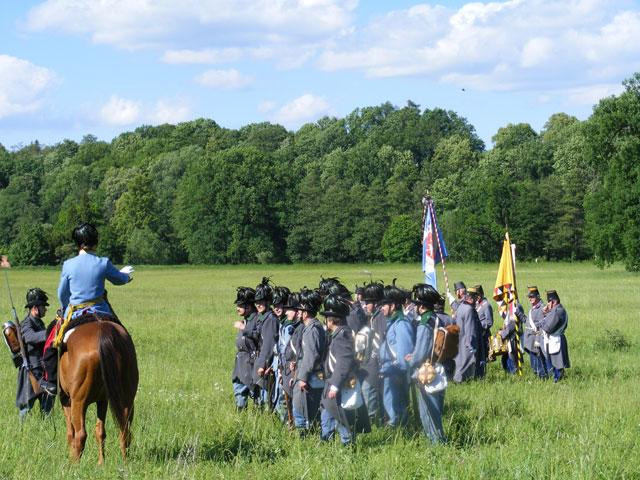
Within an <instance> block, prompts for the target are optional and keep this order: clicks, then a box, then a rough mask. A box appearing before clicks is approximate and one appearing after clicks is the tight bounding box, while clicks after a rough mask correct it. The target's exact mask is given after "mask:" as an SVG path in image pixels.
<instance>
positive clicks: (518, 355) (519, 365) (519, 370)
mask: <svg viewBox="0 0 640 480" xmlns="http://www.w3.org/2000/svg"><path fill="white" fill-rule="evenodd" d="M507 243H508V244H509V250H511V268H512V269H513V291H514V297H515V298H514V305H513V309H514V312H513V317H514V323H515V327H516V328H515V333H516V372H517V373H518V376H522V350H521V349H520V328H519V326H518V323H519V321H518V316H517V315H516V314H515V309H516V308H517V304H516V303H515V302H519V300H518V286H517V281H516V278H517V276H516V259H515V256H514V254H513V249H512V248H511V238H509V232H508V231H507Z"/></svg>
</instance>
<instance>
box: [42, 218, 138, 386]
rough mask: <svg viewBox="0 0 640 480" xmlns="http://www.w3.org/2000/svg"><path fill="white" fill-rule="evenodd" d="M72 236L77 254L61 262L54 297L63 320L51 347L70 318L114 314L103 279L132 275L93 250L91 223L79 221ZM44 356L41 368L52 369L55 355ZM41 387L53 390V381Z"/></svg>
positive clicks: (124, 279)
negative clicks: (43, 363) (57, 301)
mask: <svg viewBox="0 0 640 480" xmlns="http://www.w3.org/2000/svg"><path fill="white" fill-rule="evenodd" d="M72 237H73V240H74V242H75V243H76V245H77V246H78V255H77V256H76V257H73V258H70V259H69V260H67V261H65V262H64V264H63V265H62V274H61V275H60V285H59V286H58V298H59V299H60V304H61V306H62V309H63V311H64V314H63V318H64V320H63V323H62V325H61V326H60V327H59V329H58V332H57V334H56V337H55V341H54V342H53V347H59V345H60V343H61V342H62V340H63V336H64V331H65V327H66V326H67V325H68V324H69V322H71V320H72V319H74V318H78V317H80V316H82V315H86V314H97V315H101V316H105V315H106V316H112V317H113V316H115V315H114V313H113V310H112V309H111V306H110V305H109V301H108V300H107V298H106V291H105V288H104V281H105V279H107V280H109V281H110V282H111V283H113V284H114V285H124V284H125V283H128V282H130V281H131V279H132V277H131V274H132V273H133V267H131V266H126V267H123V268H122V269H121V270H118V269H117V268H116V267H115V266H114V265H113V264H112V263H111V261H110V260H109V259H108V258H106V257H99V256H97V255H96V254H95V249H96V246H97V245H98V231H97V230H96V228H95V227H94V226H93V225H91V224H90V223H83V224H81V225H80V226H78V227H76V228H75V229H74V230H73V234H72ZM45 357H46V358H45V369H46V370H47V372H49V371H52V373H53V372H55V370H56V369H57V358H56V357H55V356H54V355H50V354H48V355H45ZM51 357H53V359H51ZM47 359H49V360H50V361H47ZM55 377H56V376H55V374H51V375H48V377H47V378H55ZM43 387H44V388H45V389H46V390H47V391H54V392H55V390H56V385H55V384H52V382H48V383H45V384H44V385H43Z"/></svg>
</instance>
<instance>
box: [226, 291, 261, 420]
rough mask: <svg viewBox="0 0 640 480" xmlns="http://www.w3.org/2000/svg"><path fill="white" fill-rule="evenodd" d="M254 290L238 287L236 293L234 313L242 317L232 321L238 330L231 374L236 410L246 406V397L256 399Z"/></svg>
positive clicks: (256, 315) (256, 343)
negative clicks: (254, 380) (254, 377)
mask: <svg viewBox="0 0 640 480" xmlns="http://www.w3.org/2000/svg"><path fill="white" fill-rule="evenodd" d="M255 294H256V292H255V290H254V289H253V288H249V287H238V289H237V293H236V301H235V304H236V313H237V314H238V315H239V316H241V317H242V320H238V321H236V322H235V323H234V325H233V326H234V327H235V328H236V329H237V330H238V334H237V335H236V349H237V352H236V361H235V365H234V367H233V373H232V374H231V382H232V384H233V396H234V399H235V402H236V408H237V409H238V410H244V409H245V408H246V407H247V399H248V397H252V398H254V400H256V401H257V396H256V388H255V386H254V383H253V361H254V359H255V356H256V354H257V350H258V340H257V332H256V319H257V317H258V313H257V312H256V309H255V306H254V304H253V302H254V301H255Z"/></svg>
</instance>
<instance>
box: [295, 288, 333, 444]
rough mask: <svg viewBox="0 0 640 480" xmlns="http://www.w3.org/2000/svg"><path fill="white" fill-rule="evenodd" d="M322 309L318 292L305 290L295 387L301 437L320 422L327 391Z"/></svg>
mask: <svg viewBox="0 0 640 480" xmlns="http://www.w3.org/2000/svg"><path fill="white" fill-rule="evenodd" d="M321 305H322V298H321V297H320V295H319V294H318V292H315V291H312V290H307V289H302V291H301V292H300V305H299V306H298V315H299V318H300V320H301V321H302V324H303V327H302V335H301V337H300V350H299V351H298V356H297V358H296V362H295V371H296V373H295V379H294V383H293V422H294V425H295V427H296V428H297V429H298V430H299V432H300V434H301V435H305V434H306V432H307V431H308V430H309V428H310V427H311V425H312V424H313V423H314V422H315V421H316V420H317V418H318V408H319V407H320V398H321V396H322V390H323V389H324V373H323V365H322V362H323V360H324V352H325V331H324V328H323V327H322V324H321V323H320V322H319V321H318V320H317V319H316V315H317V313H318V310H319V309H320V306H321ZM292 342H293V339H292Z"/></svg>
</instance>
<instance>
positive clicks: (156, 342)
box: [0, 263, 640, 480]
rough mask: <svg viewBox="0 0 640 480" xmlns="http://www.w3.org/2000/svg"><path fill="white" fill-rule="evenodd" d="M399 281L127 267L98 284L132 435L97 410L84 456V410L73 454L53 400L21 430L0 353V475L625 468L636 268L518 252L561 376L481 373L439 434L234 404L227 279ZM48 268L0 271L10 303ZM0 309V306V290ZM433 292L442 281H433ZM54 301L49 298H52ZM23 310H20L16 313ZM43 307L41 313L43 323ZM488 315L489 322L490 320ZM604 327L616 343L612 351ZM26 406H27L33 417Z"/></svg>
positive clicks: (638, 382) (242, 269)
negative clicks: (126, 443)
mask: <svg viewBox="0 0 640 480" xmlns="http://www.w3.org/2000/svg"><path fill="white" fill-rule="evenodd" d="M364 270H368V271H370V272H372V274H373V278H374V279H382V280H384V281H385V282H389V281H391V279H392V278H393V277H398V284H399V285H401V286H405V287H410V286H411V285H413V283H415V282H418V281H420V279H421V273H420V271H419V266H418V265H384V264H383V265H312V266H238V267H175V268H164V267H140V268H138V270H137V272H136V274H135V279H134V281H133V282H132V283H131V284H129V285H126V286H124V287H113V286H112V287H111V288H110V289H109V296H110V299H111V303H112V304H113V305H114V308H115V309H116V310H117V311H118V314H119V316H120V318H121V319H122V320H123V322H124V323H125V324H126V325H127V327H128V328H129V330H130V332H131V334H132V336H133V339H134V341H135V343H136V348H137V352H138V362H139V366H140V377H141V378H140V388H139V391H138V395H137V398H136V418H135V420H134V425H133V434H134V439H133V443H132V446H131V449H130V457H129V459H128V461H127V462H126V463H125V462H123V461H122V459H121V458H120V455H119V449H118V446H117V439H116V429H115V425H114V422H113V420H112V419H111V417H109V418H108V420H107V442H106V457H107V458H106V464H105V465H104V466H103V467H98V466H97V465H96V461H97V449H96V444H95V439H94V438H93V434H92V433H93V424H94V422H95V408H94V407H91V408H90V410H89V413H88V422H87V423H88V425H89V426H90V428H89V429H88V433H89V438H88V440H87V449H86V450H85V454H84V456H83V458H82V460H81V461H80V463H79V464H70V463H69V461H68V460H67V445H66V438H65V427H64V420H63V415H62V410H61V409H60V406H59V404H57V405H56V407H55V410H54V412H53V415H52V417H51V418H49V419H46V420H42V419H41V418H40V416H39V415H38V414H37V410H38V407H36V408H35V409H34V412H32V414H31V415H30V416H29V417H28V419H27V421H26V422H25V423H24V424H23V425H22V426H20V424H19V423H18V420H17V409H16V408H15V406H14V400H15V381H16V379H15V377H16V370H15V369H14V368H13V366H12V364H11V362H10V357H9V354H8V351H7V350H6V348H5V347H4V346H3V347H2V349H3V350H2V352H3V353H2V355H0V385H2V389H0V405H1V406H2V409H1V410H0V479H5V478H6V479H20V480H24V479H31V478H34V479H36V478H37V479H40V478H69V479H71V478H78V479H89V478H92V479H93V478H100V479H101V478H105V479H107V478H108V479H113V478H154V479H155V478H270V479H276V478H310V479H315V478H367V479H373V478H452V479H463V478H469V479H472V478H473V479H475V478H491V479H500V480H502V479H510V478H531V479H534V478H535V479H538V478H563V479H564V478H606V479H612V478H639V477H640V460H639V459H640V443H639V442H638V441H637V440H638V437H639V434H640V408H639V407H638V401H639V394H640V374H639V373H638V364H639V363H640V350H639V346H638V336H639V333H638V327H637V322H638V311H639V306H640V305H639V303H638V293H639V292H640V276H638V275H633V274H629V273H626V272H625V271H624V270H623V269H622V267H620V266H614V267H612V268H609V269H606V270H598V269H597V268H595V267H594V266H592V265H590V264H546V263H541V264H521V265H519V267H518V281H519V285H520V288H521V290H522V291H524V289H525V286H526V285H527V284H535V285H538V287H539V288H540V290H541V291H543V290H544V289H549V288H555V289H557V290H558V293H559V294H560V297H561V299H562V303H563V304H564V305H565V308H566V309H567V311H568V313H569V328H568V331H567V338H568V341H569V353H570V356H571V362H572V365H573V367H572V368H571V369H569V370H568V371H567V376H566V379H565V380H564V381H563V382H562V383H561V384H553V383H552V382H543V381H540V380H538V379H536V378H535V377H534V376H533V374H532V373H531V372H530V369H529V365H528V362H527V364H526V367H525V375H524V376H523V377H522V378H514V377H509V376H506V375H505V374H504V373H503V372H502V370H501V368H500V366H499V363H493V364H491V365H490V366H489V369H488V370H489V373H488V376H487V378H486V380H485V381H482V382H472V383H468V384H465V385H453V386H451V387H450V388H449V389H448V390H447V394H446V400H445V415H444V418H443V420H444V425H445V433H446V434H447V436H448V438H449V442H448V443H447V444H446V445H441V446H437V447H432V446H430V444H429V443H428V442H427V441H426V440H425V438H424V435H423V434H422V432H421V430H420V427H419V425H417V424H416V425H412V426H410V427H409V428H408V429H407V430H406V431H403V432H394V431H388V430H385V429H374V431H373V432H372V433H371V434H369V435H361V436H359V437H358V439H357V445H356V447H355V449H354V450H345V449H342V448H341V447H340V445H339V443H335V444H324V443H321V442H320V441H319V440H318V439H317V438H316V437H309V438H306V439H304V440H300V439H298V438H297V436H296V435H294V434H292V433H289V432H288V431H286V430H285V429H284V428H282V426H281V425H279V424H278V422H277V421H276V420H275V418H274V417H272V416H270V415H269V414H267V413H263V412H259V411H256V410H255V409H252V408H250V409H249V410H248V411H247V412H244V413H242V414H240V415H239V414H237V413H236V412H235V410H234V403H233V398H232V391H231V382H230V373H231V370H232V367H233V361H234V353H235V349H234V336H235V331H234V329H233V328H232V323H233V321H234V320H235V319H236V317H235V310H234V306H233V304H232V302H233V300H234V299H235V287H236V286H239V285H250V286H255V285H256V284H257V283H258V282H259V281H260V278H261V277H262V275H263V274H268V275H272V276H273V281H274V282H275V283H276V284H282V285H287V286H289V287H291V288H299V287H302V286H303V285H308V286H316V285H317V282H318V280H319V278H320V275H324V276H333V275H337V276H339V277H340V278H341V279H342V280H343V281H344V283H345V284H347V285H348V286H353V285H354V283H356V282H357V283H362V282H363V281H365V280H368V275H367V274H365V273H363V272H364ZM496 270H497V265H493V264H492V265H488V264H483V265H475V264H466V265H456V264H452V265H450V266H449V274H450V279H451V280H464V281H465V282H466V283H467V285H470V284H474V283H482V284H483V285H484V286H485V290H486V291H490V290H491V289H492V287H493V283H494V281H495V275H496ZM58 276H59V271H58V270H53V269H26V270H17V269H14V270H12V271H10V281H11V286H12V289H13V294H14V299H16V304H17V306H19V307H22V306H23V305H24V294H25V291H26V289H27V288H28V287H31V286H40V287H42V288H44V289H45V290H46V291H47V292H49V293H50V294H52V296H55V291H56V287H57V281H58ZM2 282H3V285H2V289H1V290H0V312H2V314H3V316H4V319H8V318H9V316H10V309H9V303H8V298H7V294H6V288H5V287H4V278H3V279H2ZM440 286H441V289H443V283H440ZM54 303H55V302H54ZM23 313H24V312H23V311H20V314H21V318H22V315H23ZM51 318H52V312H50V313H48V314H47V318H46V320H47V322H48V321H49V320H50V319H51ZM496 322H497V319H496ZM605 330H617V331H619V332H621V334H622V335H624V337H625V338H626V339H627V340H629V341H630V342H631V346H630V347H629V348H619V349H615V348H614V347H615V345H619V344H620V343H622V342H617V343H615V344H614V346H613V347H612V346H611V345H609V343H610V342H607V341H606V339H607V337H606V336H605V333H604V332H605ZM34 413H35V414H34Z"/></svg>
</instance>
